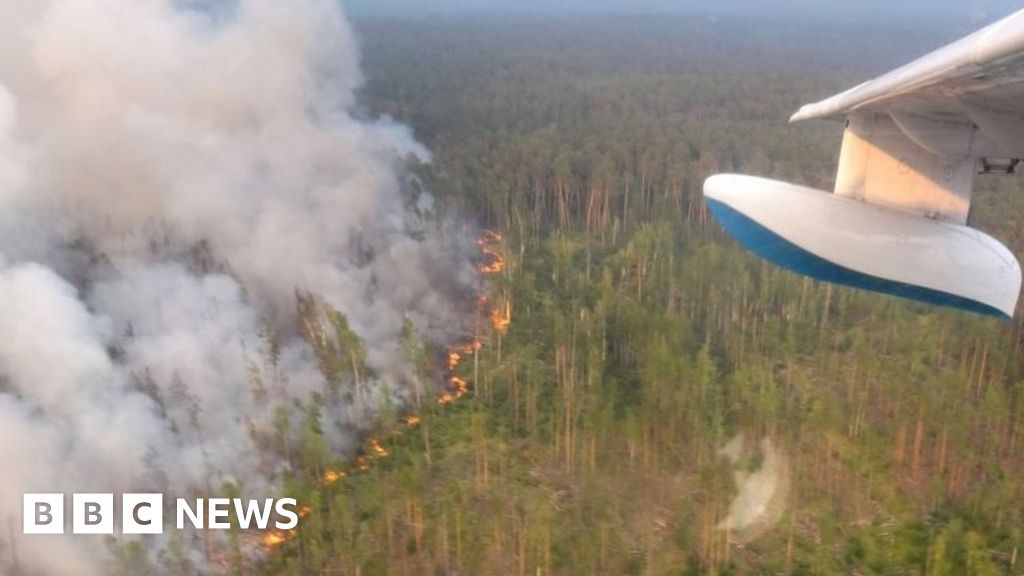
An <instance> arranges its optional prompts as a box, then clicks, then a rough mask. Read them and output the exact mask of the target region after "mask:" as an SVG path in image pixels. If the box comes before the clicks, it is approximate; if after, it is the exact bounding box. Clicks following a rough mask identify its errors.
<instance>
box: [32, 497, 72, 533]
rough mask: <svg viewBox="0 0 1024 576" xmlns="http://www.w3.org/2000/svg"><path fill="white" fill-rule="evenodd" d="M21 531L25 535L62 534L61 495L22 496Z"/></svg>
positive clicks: (62, 500)
mask: <svg viewBox="0 0 1024 576" xmlns="http://www.w3.org/2000/svg"><path fill="white" fill-rule="evenodd" d="M22 520H23V526H22V531H23V532H24V533H25V534H63V533H64V495H63V494H25V495H24V496H22Z"/></svg>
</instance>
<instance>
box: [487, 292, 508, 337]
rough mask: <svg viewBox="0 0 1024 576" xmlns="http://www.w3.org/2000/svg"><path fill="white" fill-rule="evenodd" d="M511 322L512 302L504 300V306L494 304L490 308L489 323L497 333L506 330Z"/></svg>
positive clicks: (502, 332)
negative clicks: (492, 307)
mask: <svg viewBox="0 0 1024 576" xmlns="http://www.w3.org/2000/svg"><path fill="white" fill-rule="evenodd" d="M511 324H512V303H511V302H509V301H508V300H505V306H504V307H502V306H495V307H494V309H493V310H491V325H493V326H494V330H495V331H496V332H498V333H499V334H504V333H505V332H508V327H509V326H510V325H511Z"/></svg>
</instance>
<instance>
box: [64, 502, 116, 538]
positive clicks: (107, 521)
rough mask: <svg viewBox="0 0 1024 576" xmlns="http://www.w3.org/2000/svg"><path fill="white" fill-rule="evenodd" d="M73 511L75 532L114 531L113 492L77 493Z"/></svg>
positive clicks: (109, 532) (97, 532)
mask: <svg viewBox="0 0 1024 576" xmlns="http://www.w3.org/2000/svg"><path fill="white" fill-rule="evenodd" d="M71 511H72V531H73V532H74V533H75V534H113V533H114V495H113V494H75V495H74V496H73V497H72V508H71Z"/></svg>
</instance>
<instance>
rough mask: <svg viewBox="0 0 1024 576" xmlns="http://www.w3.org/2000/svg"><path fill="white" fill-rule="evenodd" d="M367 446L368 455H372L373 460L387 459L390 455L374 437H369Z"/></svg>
mask: <svg viewBox="0 0 1024 576" xmlns="http://www.w3.org/2000/svg"><path fill="white" fill-rule="evenodd" d="M368 444H369V447H370V454H372V455H373V457H375V458H387V457H388V455H389V454H390V452H388V449H387V448H385V447H384V445H383V444H381V443H380V439H378V438H376V437H370V441H369V442H368Z"/></svg>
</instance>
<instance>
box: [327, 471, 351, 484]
mask: <svg viewBox="0 0 1024 576" xmlns="http://www.w3.org/2000/svg"><path fill="white" fill-rule="evenodd" d="M345 476H346V474H345V471H344V470H328V471H327V472H324V475H323V483H324V485H325V486H330V485H331V484H334V483H335V482H338V481H340V480H342V479H343V478H345Z"/></svg>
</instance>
